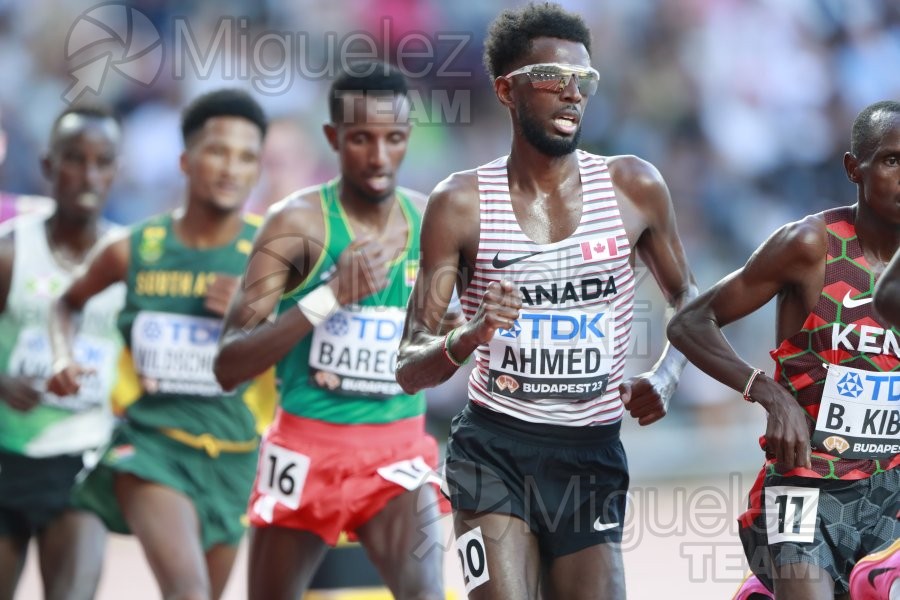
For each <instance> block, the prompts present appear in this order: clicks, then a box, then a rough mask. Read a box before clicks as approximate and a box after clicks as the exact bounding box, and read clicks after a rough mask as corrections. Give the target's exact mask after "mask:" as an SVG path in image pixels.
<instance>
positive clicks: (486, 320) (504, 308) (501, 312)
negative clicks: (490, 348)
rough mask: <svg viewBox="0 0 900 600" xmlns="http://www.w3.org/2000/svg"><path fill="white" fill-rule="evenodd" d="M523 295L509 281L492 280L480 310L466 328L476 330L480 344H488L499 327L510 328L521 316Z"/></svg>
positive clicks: (475, 333)
mask: <svg viewBox="0 0 900 600" xmlns="http://www.w3.org/2000/svg"><path fill="white" fill-rule="evenodd" d="M521 308H522V297H521V295H520V294H519V291H518V290H517V289H516V288H515V287H513V284H512V283H510V282H509V281H505V280H504V281H492V282H491V283H490V285H488V287H487V290H485V292H484V296H482V298H481V304H480V305H479V306H478V312H476V313H475V317H474V318H473V319H472V320H471V321H469V323H468V325H466V328H467V329H468V330H469V331H471V332H474V333H473V335H474V337H475V339H476V340H477V342H478V344H479V345H480V344H487V343H488V342H490V341H491V339H493V337H494V332H496V331H497V330H498V329H509V328H510V327H512V326H513V323H514V322H515V320H516V319H518V318H519V311H520V310H521Z"/></svg>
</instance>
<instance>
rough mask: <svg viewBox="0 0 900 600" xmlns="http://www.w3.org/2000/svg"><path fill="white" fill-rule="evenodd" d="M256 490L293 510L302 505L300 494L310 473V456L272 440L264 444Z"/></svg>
mask: <svg viewBox="0 0 900 600" xmlns="http://www.w3.org/2000/svg"><path fill="white" fill-rule="evenodd" d="M259 471H260V472H259V477H258V479H257V481H256V490H257V491H258V492H259V493H260V494H265V495H266V496H269V497H271V498H274V499H275V500H277V501H278V502H280V503H282V504H284V505H285V506H287V507H288V508H290V509H292V510H297V509H298V508H299V507H300V495H301V494H302V493H303V485H304V484H305V483H306V475H307V473H309V457H308V456H305V455H303V454H300V453H298V452H294V451H292V450H288V449H287V448H283V447H281V446H277V445H275V444H272V443H271V442H269V443H266V444H265V445H264V446H263V451H262V456H261V457H260V469H259Z"/></svg>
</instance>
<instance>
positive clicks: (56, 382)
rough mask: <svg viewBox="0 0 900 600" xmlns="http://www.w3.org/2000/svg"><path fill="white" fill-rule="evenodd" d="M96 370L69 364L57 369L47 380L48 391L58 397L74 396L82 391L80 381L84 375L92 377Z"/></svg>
mask: <svg viewBox="0 0 900 600" xmlns="http://www.w3.org/2000/svg"><path fill="white" fill-rule="evenodd" d="M94 372H95V370H94V369H91V368H89V367H83V366H81V365H79V364H77V363H67V364H65V365H63V366H61V367H57V368H56V370H55V372H54V373H53V375H52V376H51V377H50V379H48V380H47V391H48V392H50V393H53V394H56V395H57V396H72V395H74V394H77V393H78V390H80V389H81V382H80V381H79V380H80V379H81V378H82V377H83V376H84V375H90V374H92V373H94Z"/></svg>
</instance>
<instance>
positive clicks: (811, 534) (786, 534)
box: [763, 485, 819, 544]
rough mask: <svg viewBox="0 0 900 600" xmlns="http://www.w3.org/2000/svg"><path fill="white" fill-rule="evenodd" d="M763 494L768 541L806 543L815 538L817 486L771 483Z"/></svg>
mask: <svg viewBox="0 0 900 600" xmlns="http://www.w3.org/2000/svg"><path fill="white" fill-rule="evenodd" d="M763 493H764V494H765V496H764V503H765V504H764V506H765V511H766V533H767V534H768V537H769V543H770V544H777V543H779V542H799V543H809V542H812V541H813V540H814V539H815V534H816V515H817V514H818V512H819V490H818V489H816V488H803V487H792V486H786V485H773V486H766V487H764V488H763Z"/></svg>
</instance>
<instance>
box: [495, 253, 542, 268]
mask: <svg viewBox="0 0 900 600" xmlns="http://www.w3.org/2000/svg"><path fill="white" fill-rule="evenodd" d="M543 252H544V251H543V250H538V251H537V252H531V253H529V254H523V255H522V256H517V257H515V258H508V259H506V260H501V259H500V253H499V252H497V254H495V255H494V260H492V261H491V265H493V267H494V268H495V269H505V268H506V267H508V266H509V265H514V264H516V263H517V262H519V261H521V260H525V259H526V258H531V257H532V256H536V255H538V254H541V253H543Z"/></svg>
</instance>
